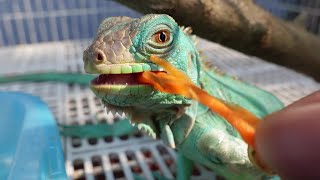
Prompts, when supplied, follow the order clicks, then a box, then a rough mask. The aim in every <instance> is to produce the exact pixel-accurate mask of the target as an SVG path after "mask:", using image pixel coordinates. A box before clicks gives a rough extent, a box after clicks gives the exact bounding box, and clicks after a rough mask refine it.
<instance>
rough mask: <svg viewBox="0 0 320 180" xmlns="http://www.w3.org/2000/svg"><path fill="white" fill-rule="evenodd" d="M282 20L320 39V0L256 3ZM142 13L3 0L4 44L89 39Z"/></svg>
mask: <svg viewBox="0 0 320 180" xmlns="http://www.w3.org/2000/svg"><path fill="white" fill-rule="evenodd" d="M256 3H257V4H259V5H261V7H263V8H265V9H266V10H268V11H270V12H271V13H272V14H273V15H275V16H277V17H280V18H282V19H285V20H288V21H293V20H295V19H296V18H297V17H299V16H301V17H303V19H304V21H303V24H304V26H305V27H306V29H307V30H308V31H310V32H313V33H315V34H318V35H319V36H320V0H256ZM120 15H122V16H130V17H139V16H141V14H139V13H138V12H135V11H133V10H130V9H128V8H126V7H125V6H123V5H120V4H118V3H116V2H113V1H111V0H94V1H92V0H67V1H65V0H0V45H1V46H10V45H17V44H30V43H37V42H46V41H61V40H70V39H87V38H92V37H93V36H94V35H95V30H96V27H97V26H98V25H99V23H100V22H101V21H102V20H103V19H104V18H106V17H110V16H120Z"/></svg>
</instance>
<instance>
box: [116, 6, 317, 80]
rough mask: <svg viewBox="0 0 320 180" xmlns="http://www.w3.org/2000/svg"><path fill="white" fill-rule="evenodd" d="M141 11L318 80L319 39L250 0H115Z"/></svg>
mask: <svg viewBox="0 0 320 180" xmlns="http://www.w3.org/2000/svg"><path fill="white" fill-rule="evenodd" d="M116 1H118V2H120V3H122V4H124V5H127V6H129V7H131V8H133V9H135V10H137V11H139V12H142V13H145V14H147V13H164V14H168V15H170V16H172V17H173V18H174V19H175V20H176V21H177V22H178V23H179V24H180V25H184V26H191V27H192V28H193V30H194V33H195V34H197V35H199V36H201V37H203V38H206V39H209V40H211V41H214V42H217V43H220V44H222V45H225V46H227V47H230V48H233V49H236V50H238V51H241V52H244V53H246V54H250V55H254V56H258V57H261V58H263V59H265V60H268V61H271V62H274V63H277V64H280V65H284V66H287V67H290V68H292V69H295V70H298V71H300V72H303V73H305V74H308V75H310V76H313V77H314V78H315V79H317V80H319V81H320V38H318V37H316V36H315V35H312V34H311V33H308V32H306V31H305V30H304V29H302V28H300V27H298V26H296V25H294V24H291V23H288V22H285V21H282V20H280V19H278V18H276V17H274V16H272V15H271V14H269V13H268V12H266V11H265V10H263V9H262V8H260V7H259V6H257V5H256V4H255V3H254V2H253V1H252V0H188V1H183V0H161V1H158V0H116Z"/></svg>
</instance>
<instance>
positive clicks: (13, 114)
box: [0, 92, 67, 180]
mask: <svg viewBox="0 0 320 180" xmlns="http://www.w3.org/2000/svg"><path fill="white" fill-rule="evenodd" d="M0 179H1V180H2V179H10V180H20V179H24V180H28V179H35V180H38V179H67V176H66V172H65V166H64V158H63V152H62V147H61V142H60V137H59V133H58V129H57V125H56V122H55V120H54V118H53V116H52V114H51V112H50V111H49V109H48V107H47V105H46V104H45V103H44V102H42V101H41V100H40V99H39V98H38V97H34V96H31V95H28V94H23V93H13V92H12V93H11V92H0Z"/></svg>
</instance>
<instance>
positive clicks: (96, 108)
mask: <svg viewBox="0 0 320 180" xmlns="http://www.w3.org/2000/svg"><path fill="white" fill-rule="evenodd" d="M89 43H90V41H65V42H55V43H43V44H35V45H28V46H15V47H10V48H1V49H0V61H1V63H2V64H3V65H2V66H0V75H5V74H16V73H20V74H21V73H27V72H46V71H59V72H61V71H70V72H84V71H83V67H82V52H83V50H84V49H85V48H86V46H87V45H88V44H89ZM199 47H200V49H202V50H203V55H204V56H205V57H206V59H208V60H210V61H212V64H214V65H215V66H217V67H218V68H220V69H221V70H222V71H224V72H227V73H228V74H231V75H233V76H237V77H239V78H240V79H242V80H244V81H247V82H250V83H252V84H255V85H257V86H259V87H261V88H263V89H266V90H268V91H270V92H272V93H274V94H275V95H276V96H277V97H279V98H280V99H281V100H282V101H283V102H284V103H285V104H286V105H287V104H289V103H291V102H293V101H295V100H297V99H299V98H301V97H303V96H305V95H307V94H309V93H311V92H314V91H316V90H319V89H320V84H319V83H317V82H315V81H313V80H312V79H310V78H308V77H306V76H304V75H302V74H299V73H296V72H294V71H291V70H288V69H286V68H283V67H279V66H277V65H273V64H270V63H267V62H265V61H263V60H260V59H258V58H255V57H249V56H246V55H244V54H241V53H239V52H236V51H234V50H230V49H227V48H224V47H222V46H220V45H218V44H214V43H211V42H208V41H205V40H200V44H199ZM0 90H11V91H24V92H28V93H31V94H34V95H37V96H40V97H41V98H42V99H43V100H44V101H45V102H46V103H48V105H49V107H50V109H51V110H52V111H53V113H54V115H55V117H56V119H57V121H58V122H59V123H62V124H78V125H83V124H91V123H93V124H94V123H98V122H99V123H113V122H114V121H117V120H121V116H116V117H113V116H111V115H110V114H106V112H105V111H104V110H103V107H102V105H101V103H100V100H99V99H98V98H96V97H95V96H94V94H93V93H92V92H91V90H90V89H88V88H87V87H80V86H77V85H65V84H60V83H10V84H5V85H1V86H0ZM62 140H63V142H64V152H65V159H66V170H67V174H68V176H69V178H70V179H83V180H91V179H97V180H100V179H133V174H136V175H139V176H141V177H144V178H146V179H153V176H152V172H158V173H160V174H162V175H164V176H165V177H168V178H172V177H174V176H175V159H176V153H175V151H174V150H172V149H170V148H167V147H166V146H164V145H163V144H162V142H161V141H155V140H153V139H151V138H150V137H148V136H145V135H143V134H142V133H135V134H128V135H124V136H121V137H104V138H99V139H94V138H92V139H79V138H71V137H67V138H62ZM214 177H215V176H214V175H213V173H212V172H210V171H209V170H207V169H206V168H204V167H202V166H197V168H196V169H194V170H193V176H192V179H213V178H214Z"/></svg>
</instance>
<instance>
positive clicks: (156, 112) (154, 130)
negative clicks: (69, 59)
mask: <svg viewBox="0 0 320 180" xmlns="http://www.w3.org/2000/svg"><path fill="white" fill-rule="evenodd" d="M150 55H156V56H159V57H161V58H163V59H166V60H167V61H169V62H170V63H171V64H172V65H174V66H175V67H176V68H178V69H180V70H182V71H183V72H185V73H186V74H187V75H188V76H189V77H190V78H191V79H192V81H193V82H194V83H196V84H198V83H199V82H198V76H199V65H198V57H199V54H198V52H197V50H196V48H195V47H194V44H193V42H192V39H191V38H190V37H189V35H188V33H186V32H185V29H183V28H180V27H179V26H178V25H177V23H176V22H175V21H174V20H173V19H172V18H171V17H170V16H168V15H155V14H151V15H146V16H143V17H141V18H139V19H132V18H129V17H111V18H107V19H105V20H104V21H103V22H102V23H101V25H100V26H99V28H98V31H97V35H96V38H95V39H94V41H93V42H92V44H91V45H90V46H89V47H88V48H87V49H86V50H85V51H84V54H83V61H84V68H85V70H86V72H88V73H92V74H100V75H99V76H98V77H97V78H95V79H94V80H92V82H91V89H92V90H93V92H94V93H95V94H96V95H97V96H98V97H99V98H100V99H101V100H102V102H103V103H104V104H105V105H106V106H107V109H109V110H112V109H113V110H115V111H117V112H124V113H126V114H127V115H129V116H131V119H132V121H134V123H139V124H140V127H142V128H143V129H145V130H146V131H148V132H149V134H151V135H152V136H158V135H159V133H160V131H161V128H162V126H163V125H165V124H169V125H170V123H172V122H173V121H175V120H176V119H178V118H179V117H180V116H181V115H182V114H183V113H184V112H185V109H186V107H188V106H190V104H191V101H190V100H189V99H186V98H184V97H182V96H179V95H173V94H167V93H161V92H159V91H156V90H155V89H153V88H152V87H151V86H148V85H145V84H140V83H139V82H138V81H137V77H138V76H139V75H141V72H143V71H155V72H157V71H163V70H162V68H161V67H158V66H157V65H155V64H154V63H152V62H151V61H150V60H149V57H150ZM163 119H166V120H163ZM160 121H161V124H160ZM159 128H160V129H159Z"/></svg>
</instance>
